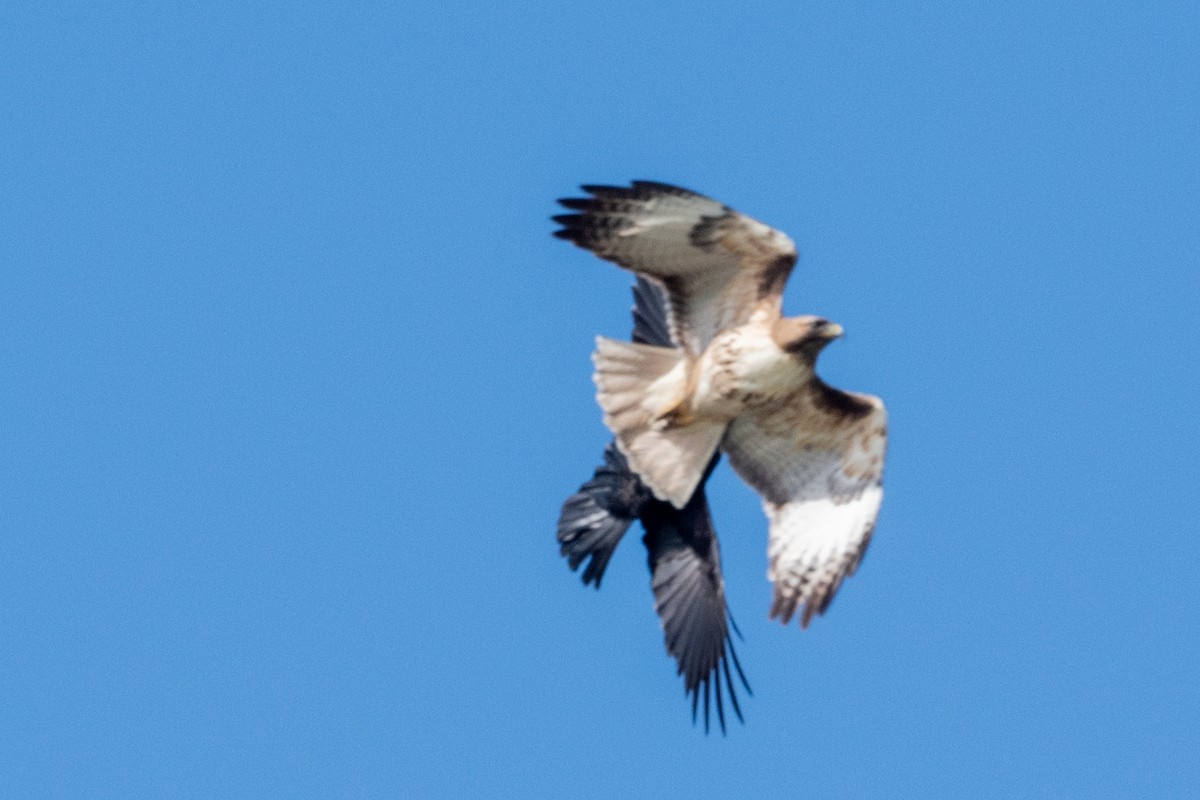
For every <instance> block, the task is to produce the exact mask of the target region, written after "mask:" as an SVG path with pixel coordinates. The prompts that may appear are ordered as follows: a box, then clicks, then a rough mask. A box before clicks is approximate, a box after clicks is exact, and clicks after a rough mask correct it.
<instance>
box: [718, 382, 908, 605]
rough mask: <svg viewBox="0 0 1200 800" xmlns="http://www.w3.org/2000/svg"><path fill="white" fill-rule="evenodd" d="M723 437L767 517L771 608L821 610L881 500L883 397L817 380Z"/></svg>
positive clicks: (861, 544) (855, 558)
mask: <svg viewBox="0 0 1200 800" xmlns="http://www.w3.org/2000/svg"><path fill="white" fill-rule="evenodd" d="M722 447H723V448H724V449H725V451H726V452H727V453H728V455H729V461H730V463H731V464H733V468H734V469H735V470H737V472H738V474H739V475H741V476H742V478H743V479H744V480H745V481H746V482H747V483H748V484H750V485H751V486H752V487H753V488H754V489H755V491H757V492H758V493H759V494H760V495H761V496H762V499H763V510H764V511H765V512H766V515H767V519H768V520H769V521H770V543H769V545H768V563H769V566H768V571H767V577H769V578H770V579H771V581H773V582H774V584H775V597H774V601H773V602H772V604H771V616H772V617H773V618H774V617H779V618H780V619H781V620H782V622H783V623H784V624H787V623H788V622H789V621H791V619H792V616H793V615H794V614H795V613H796V612H797V610H800V612H801V617H800V622H801V625H803V626H805V627H807V626H808V623H809V622H810V621H811V620H812V618H813V616H814V615H816V614H823V613H825V609H826V608H828V607H829V603H830V602H831V601H832V600H833V596H834V594H836V593H837V590H838V587H839V586H841V584H842V580H843V579H844V578H845V577H846V576H848V575H852V574H853V573H854V571H855V570H856V569H857V568H858V564H859V562H860V561H861V560H862V557H863V553H864V552H866V549H867V544H868V543H869V542H870V539H871V533H872V531H873V530H874V528H875V519H876V517H877V516H878V514H879V506H880V503H881V502H882V500H883V459H884V453H885V450H886V447H887V412H886V410H885V409H884V407H883V403H882V401H880V400H879V399H878V398H875V397H869V396H867V395H857V394H849V393H847V392H841V391H838V390H837V389H832V388H830V387H828V386H825V385H824V384H820V383H819V381H818V382H817V389H816V391H815V392H812V393H808V392H806V393H800V394H798V395H797V396H796V397H795V398H794V399H793V402H792V403H790V404H788V405H786V406H778V407H773V408H772V409H770V410H767V411H763V412H759V413H752V414H745V415H743V416H742V417H739V418H738V419H736V420H735V421H734V422H733V424H732V425H731V426H730V428H729V431H728V433H727V434H726V436H725V440H724V442H723V444H722Z"/></svg>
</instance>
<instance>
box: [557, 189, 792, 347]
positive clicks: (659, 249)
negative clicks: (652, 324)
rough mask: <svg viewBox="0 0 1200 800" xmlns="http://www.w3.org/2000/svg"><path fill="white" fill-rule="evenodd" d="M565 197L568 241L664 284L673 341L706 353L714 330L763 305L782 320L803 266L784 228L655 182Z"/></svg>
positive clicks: (737, 321)
mask: <svg viewBox="0 0 1200 800" xmlns="http://www.w3.org/2000/svg"><path fill="white" fill-rule="evenodd" d="M583 189H584V191H586V192H588V193H589V194H591V197H586V198H568V199H564V200H559V202H560V203H561V204H562V205H563V206H565V207H567V208H569V209H572V210H573V211H575V212H578V213H573V214H560V215H559V216H556V217H555V218H554V219H555V221H556V222H558V223H560V224H561V225H562V226H563V227H562V229H561V230H557V231H555V232H554V235H555V236H558V237H559V238H561V239H567V240H568V241H571V242H574V243H575V244H577V245H579V246H580V247H583V248H585V249H587V250H590V251H592V252H593V253H595V254H596V255H598V256H600V257H601V258H605V259H608V260H609V261H612V262H614V263H616V264H619V265H620V266H622V267H625V268H626V269H629V270H632V271H634V272H637V273H639V274H642V275H646V276H649V277H651V278H654V279H655V280H656V281H658V282H659V283H660V284H661V285H662V286H663V288H664V289H665V290H666V293H667V297H668V305H669V310H670V314H669V328H670V333H671V339H672V341H673V342H675V344H677V345H678V346H680V347H683V348H684V349H686V350H687V351H688V352H690V353H691V354H693V355H699V354H700V353H701V352H703V350H704V348H705V347H706V346H707V345H708V343H709V342H710V341H712V339H713V337H714V336H716V335H717V334H718V333H720V332H721V331H722V330H725V329H727V328H731V327H735V326H737V325H741V324H743V323H745V322H746V321H748V320H749V319H750V316H751V314H753V313H754V312H755V311H756V310H761V311H762V312H764V313H767V314H770V315H773V316H774V317H778V316H779V313H780V305H781V300H782V296H783V287H784V284H785V283H786V282H787V278H788V275H790V274H791V271H792V267H793V266H794V265H795V263H796V246H795V245H794V244H793V243H792V240H791V239H789V238H788V237H787V236H786V235H785V234H783V233H781V232H779V231H777V230H775V229H773V228H770V227H768V226H766V225H764V224H762V223H761V222H758V221H757V220H754V219H751V218H750V217H747V216H746V215H744V214H740V213H738V212H737V211H734V210H733V209H731V208H729V207H728V206H725V205H722V204H721V203H719V202H717V201H716V200H713V199H711V198H709V197H705V196H704V195H701V194H696V193H695V192H691V191H688V190H687V189H680V188H679V187H677V186H670V185H668V184H665V183H654V182H651V181H634V182H633V185H632V186H631V187H630V188H625V187H621V186H584V187H583Z"/></svg>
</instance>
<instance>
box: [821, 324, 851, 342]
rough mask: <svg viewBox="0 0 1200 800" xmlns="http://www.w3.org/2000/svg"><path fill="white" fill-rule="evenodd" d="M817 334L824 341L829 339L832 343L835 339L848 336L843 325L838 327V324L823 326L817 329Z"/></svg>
mask: <svg viewBox="0 0 1200 800" xmlns="http://www.w3.org/2000/svg"><path fill="white" fill-rule="evenodd" d="M816 332H817V335H818V336H820V337H821V338H822V339H828V340H830V341H833V340H834V339H840V338H842V337H843V336H845V335H846V329H845V328H843V327H842V326H841V325H838V324H837V323H836V322H826V323H825V324H824V325H821V326H820V327H819V328H817V331H816Z"/></svg>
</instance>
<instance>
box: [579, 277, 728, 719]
mask: <svg viewBox="0 0 1200 800" xmlns="http://www.w3.org/2000/svg"><path fill="white" fill-rule="evenodd" d="M633 294H634V309H633V318H634V329H633V339H634V341H636V342H641V343H643V344H655V345H660V346H667V345H669V344H670V341H669V338H668V336H669V334H668V333H667V327H666V317H665V315H664V313H663V298H662V294H661V291H660V290H659V289H658V287H656V286H655V285H654V284H652V283H650V282H649V281H646V280H645V279H641V278H639V280H638V282H637V284H636V285H635V286H634V290H633ZM716 464H717V458H716V457H714V458H713V460H712V463H710V464H709V467H708V469H707V471H706V473H705V480H707V478H708V475H709V474H711V473H712V470H713V468H714V467H715V466H716ZM635 519H640V520H641V522H642V527H643V528H645V530H646V535H645V536H644V537H643V539H642V541H643V542H644V544H645V545H646V550H647V555H648V558H649V563H650V574H651V586H652V588H653V590H654V606H655V609H656V610H657V611H658V614H659V618H660V619H661V620H662V627H663V635H664V638H665V640H666V646H667V652H669V653H670V654H671V656H672V657H673V658H674V659H675V661H676V663H677V664H678V667H679V674H680V675H682V676H683V679H684V688H685V690H686V691H687V693H688V694H690V695H691V697H692V714H693V718H694V717H695V715H696V712H697V709H698V707H699V701H700V694H701V691H703V694H704V728H705V730H708V726H709V713H710V711H709V709H710V701H715V707H716V712H717V719H718V722H719V724H720V725H721V730H722V731H724V729H725V707H724V696H726V695H727V696H728V697H729V701H730V704H731V705H732V707H733V710H734V713H735V714H736V715H737V717H738V719H739V720H740V719H741V718H742V714H741V709H740V708H739V707H738V701H737V694H736V690H735V685H734V680H733V676H732V672H731V670H730V662H732V664H733V670H734V671H736V673H737V676H738V678H739V680H740V681H741V683H742V685H743V686H745V688H746V691H749V690H750V687H749V685H748V684H747V683H746V678H745V675H744V674H743V673H742V668H741V665H740V664H739V663H738V659H737V653H736V652H735V650H734V649H733V639H732V637H731V636H730V635H729V625H730V624H731V623H732V618H731V617H730V616H729V613H728V611H727V609H726V604H725V581H724V579H723V578H722V576H721V556H720V551H719V549H718V547H717V536H716V531H715V530H714V529H713V524H712V516H711V515H710V513H709V509H708V500H707V499H706V497H705V494H704V483H703V481H702V482H701V485H700V488H698V489H697V490H696V492H695V494H694V495H693V496H692V498H691V501H690V502H689V503H688V504H687V505H686V506H685V507H684V508H683V509H676V508H675V507H674V506H672V505H671V504H669V503H664V502H662V501H659V500H656V499H655V498H654V496H653V494H651V492H650V490H649V489H648V488H646V486H645V485H644V484H643V483H642V482H641V481H640V480H638V478H637V476H636V475H634V474H633V472H632V471H630V469H629V466H628V464H627V463H626V461H625V457H624V456H622V455H621V454H620V452H619V451H618V450H617V448H616V447H615V446H614V445H613V444H611V443H610V444H609V445H608V447H606V448H605V450H604V464H602V465H601V466H600V467H597V469H596V472H595V475H593V477H592V479H591V480H589V481H588V482H587V483H585V484H583V486H581V487H580V489H579V491H578V492H577V493H576V494H574V495H572V496H571V497H570V498H568V499H567V502H566V503H564V504H563V508H562V514H561V515H560V517H559V520H558V541H559V544H560V546H561V549H562V554H563V555H564V556H565V557H566V558H567V559H568V563H569V564H570V566H571V569H573V570H574V569H578V568H579V566H580V565H581V564H583V563H584V562H585V561H586V562H587V566H586V567H585V568H584V571H583V582H584V583H593V584H595V585H596V587H597V588H599V586H600V581H601V579H602V578H603V577H604V570H605V568H606V567H607V566H608V562H609V559H610V558H611V557H612V554H613V551H614V550H615V549H616V547H617V545H618V544H619V543H620V541H621V538H622V537H623V536H624V535H625V532H626V531H627V530H628V529H629V526H630V524H632V523H633V521H634V520H635ZM722 683H723V684H724V687H725V690H724V692H723V691H722Z"/></svg>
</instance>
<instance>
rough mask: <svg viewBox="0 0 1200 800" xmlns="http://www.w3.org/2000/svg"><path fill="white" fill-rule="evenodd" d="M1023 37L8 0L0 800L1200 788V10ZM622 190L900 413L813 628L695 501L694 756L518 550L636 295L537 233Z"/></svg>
mask: <svg viewBox="0 0 1200 800" xmlns="http://www.w3.org/2000/svg"><path fill="white" fill-rule="evenodd" d="M969 5H970V6H974V8H969V7H968V6H969ZM1059 5H1061V4H1045V3H1033V2H1021V1H1020V0H1018V1H1017V2H1010V3H1004V4H999V5H997V4H991V7H988V8H986V9H985V8H982V5H981V4H959V3H894V4H890V6H889V7H888V8H886V9H881V8H880V7H879V6H878V4H866V3H845V2H841V3H819V4H812V3H749V4H742V5H740V6H731V5H729V4H716V3H657V4H647V3H642V2H638V3H633V2H622V1H619V0H618V1H615V2H609V3H604V4H590V5H585V4H564V3H540V2H535V3H524V4H512V5H506V4H494V3H477V2H461V3H455V2H445V3H437V4H433V3H423V2H418V3H380V4H354V5H352V6H349V7H344V6H323V5H314V4H297V3H286V4H283V3H280V4H254V7H253V8H248V7H247V4H240V3H239V4H177V5H172V6H165V7H161V8H155V7H154V6H149V5H144V4H136V5H135V4H130V5H124V6H123V5H121V4H111V5H109V6H106V7H99V6H86V7H70V8H53V7H51V6H50V5H49V4H40V3H38V4H25V3H11V4H8V5H6V7H5V9H4V10H3V11H0V70H2V73H3V74H4V75H5V79H4V81H3V82H2V83H0V108H2V109H3V111H4V113H3V115H2V116H3V120H2V121H0V265H2V268H0V308H2V313H0V342H3V346H2V347H0V370H2V374H3V378H4V380H3V388H0V420H3V422H2V424H0V469H2V471H3V474H4V475H5V476H6V477H5V478H4V480H3V489H2V490H0V530H2V532H3V535H2V536H0V608H2V609H3V613H0V663H3V665H4V666H3V676H4V679H3V680H2V681H0V697H2V702H3V709H4V712H3V714H0V795H3V796H5V797H62V798H77V797H120V798H134V797H147V798H151V797H153V798H162V797H197V798H201V797H203V798H211V797H356V798H357V797H361V798H373V797H403V798H460V797H489V798H506V797H537V796H551V797H554V796H571V797H576V798H593V797H595V798H600V797H622V796H628V797H638V796H665V797H679V796H688V795H700V794H705V795H706V796H707V795H711V796H732V797H739V796H764V795H767V794H771V795H783V794H787V795H796V796H806V797H826V796H836V797H879V796H898V795H903V796H922V797H931V798H933V797H963V796H972V797H989V796H994V797H1014V796H1022V797H1084V796H1086V797H1145V796H1163V797H1167V796H1183V795H1184V794H1186V793H1188V792H1195V791H1196V790H1197V789H1198V788H1200V767H1198V766H1197V760H1196V751H1197V744H1198V742H1200V724H1198V723H1197V719H1198V718H1200V690H1198V689H1197V682H1196V679H1195V675H1196V671H1197V667H1198V666H1200V664H1198V662H1200V636H1198V630H1200V629H1198V626H1197V623H1196V620H1195V612H1194V609H1195V608H1196V605H1197V602H1198V601H1200V596H1198V595H1200V592H1198V590H1197V574H1198V572H1200V545H1198V544H1197V537H1196V534H1197V530H1196V522H1195V520H1196V518H1197V512H1198V511H1200V508H1198V507H1197V506H1198V503H1197V499H1196V489H1195V484H1196V477H1197V469H1196V455H1195V449H1196V445H1197V442H1198V441H1200V426H1198V424H1197V414H1196V412H1195V409H1194V408H1193V407H1192V406H1193V403H1194V398H1195V397H1196V396H1197V393H1198V392H1200V363H1198V362H1200V359H1198V357H1197V355H1196V343H1197V334H1198V333H1200V329H1198V326H1197V322H1196V313H1197V306H1198V301H1200V278H1198V277H1197V275H1198V273H1197V265H1198V263H1200V225H1198V224H1197V220H1198V219H1200V156H1198V155H1197V138H1198V136H1200V80H1197V73H1196V55H1197V47H1198V46H1200V10H1198V9H1197V6H1196V5H1195V4H1192V3H1168V2H1147V3H1140V4H1134V3H1094V4H1087V6H1086V7H1084V6H1080V7H1079V8H1073V7H1072V8H1063V7H1059ZM631 178H646V179H653V180H661V181H669V182H673V183H678V184H681V185H684V186H688V187H690V188H694V189H696V190H698V191H702V192H705V193H707V194H711V195H713V196H715V197H717V198H719V199H721V200H723V201H724V202H727V203H729V204H731V205H733V206H735V207H736V208H738V209H740V210H742V211H745V212H747V213H749V214H752V215H753V216H755V217H757V218H759V219H762V220H764V221H766V222H768V223H770V224H773V225H775V226H777V227H780V228H781V229H783V230H785V231H787V232H788V233H789V234H790V235H791V236H792V238H793V239H794V240H795V241H796V242H797V244H798V246H799V248H800V251H801V254H802V255H801V261H800V264H799V267H798V268H797V270H796V272H795V273H794V275H793V277H792V280H791V283H790V285H789V288H788V291H787V294H786V297H785V308H786V309H787V311H788V312H789V313H793V314H796V313H819V314H822V315H824V316H827V317H829V318H831V319H834V320H837V321H838V322H840V323H842V324H843V325H844V326H845V327H846V329H847V331H848V332H849V335H848V337H847V339H846V340H845V341H842V342H839V343H837V344H835V345H834V346H833V347H831V348H830V349H829V350H828V351H827V352H826V353H825V355H824V356H823V357H822V362H821V367H822V372H823V374H824V376H825V377H826V379H827V380H828V381H829V382H831V383H833V384H834V385H838V386H841V387H844V388H848V389H854V390H859V391H867V392H871V393H874V394H878V395H881V396H882V397H883V398H884V399H885V400H886V402H887V403H888V407H889V409H890V413H891V445H890V447H891V449H890V452H889V461H888V472H887V477H886V483H885V485H886V492H887V495H886V499H885V501H884V507H883V512H882V515H881V519H880V524H879V528H878V530H877V532H876V537H875V540H874V543H873V544H872V547H871V551H870V553H869V554H868V556H867V558H866V561H865V562H864V564H863V567H862V569H861V570H860V571H859V574H858V575H857V576H855V577H854V578H853V579H851V580H850V581H849V582H848V583H847V584H846V585H845V586H844V587H843V589H842V591H841V594H840V596H839V598H838V600H837V602H836V603H835V604H834V606H833V607H832V608H831V610H830V613H829V614H828V615H827V616H826V617H824V618H822V619H820V620H818V621H816V622H815V623H814V624H813V626H812V627H811V628H810V629H809V630H807V631H801V630H800V629H799V628H798V627H792V628H786V629H785V628H783V627H781V626H779V625H778V624H777V623H769V622H768V621H767V616H766V612H767V607H768V603H769V597H770V587H769V585H768V584H767V582H766V580H765V578H764V573H765V564H766V555H765V546H766V524H765V521H764V520H763V518H762V515H761V512H760V510H759V507H758V501H757V500H756V498H755V497H754V495H753V494H752V493H751V492H750V491H749V490H748V489H747V488H746V487H745V486H743V485H742V484H741V483H740V481H739V480H738V479H737V478H736V477H735V476H734V475H733V474H732V473H731V472H730V471H729V470H728V468H727V467H722V468H721V470H719V471H718V473H717V474H716V476H715V477H714V480H713V483H712V486H711V491H712V495H711V496H712V500H713V504H714V507H715V514H716V523H717V529H718V531H719V533H720V535H721V542H722V554H723V557H724V562H725V573H726V581H727V586H728V593H729V599H730V604H731V607H732V610H733V613H734V614H735V616H736V618H737V620H738V623H739V625H740V627H741V630H742V632H743V634H744V635H745V641H744V642H743V643H741V645H740V647H739V653H740V655H741V658H742V663H743V665H744V667H745V669H746V672H747V674H748V677H749V679H750V681H751V684H752V685H753V687H754V691H755V694H754V697H753V698H748V699H746V700H745V701H744V702H743V709H744V711H745V714H746V724H745V725H744V726H739V725H736V724H735V725H734V726H733V727H732V728H731V730H730V731H729V735H728V736H727V737H725V738H722V737H721V736H719V735H710V736H708V737H705V736H704V734H703V731H702V730H701V729H698V728H693V727H692V726H691V724H690V720H689V716H688V713H687V708H686V705H685V701H684V698H683V687H682V683H681V682H680V681H679V680H678V678H677V677H676V676H675V675H674V671H673V664H672V663H671V662H670V661H669V660H668V658H667V656H666V654H665V652H664V650H663V645H662V639H661V634H660V632H659V629H658V624H657V621H656V619H655V617H654V614H653V609H652V604H651V598H650V592H649V581H648V576H647V574H646V569H645V564H644V556H643V553H642V551H641V546H640V543H639V542H638V541H637V540H636V537H635V536H630V537H629V540H628V541H627V542H626V543H625V544H624V546H623V548H622V549H621V550H620V551H618V553H617V556H616V558H615V560H614V562H613V564H612V566H611V567H610V571H609V574H608V576H607V578H606V580H605V584H604V588H603V590H602V591H600V592H599V593H597V592H594V591H592V590H590V589H584V588H583V587H582V586H581V585H580V584H579V581H578V578H577V576H575V575H572V574H571V573H569V572H568V570H567V568H566V565H565V563H564V562H563V561H562V560H561V559H560V558H559V556H558V554H557V548H556V545H555V542H554V522H555V519H556V516H557V512H558V507H559V504H560V503H561V502H562V500H563V499H564V498H565V497H566V496H567V495H568V494H569V493H571V492H572V491H574V490H575V488H576V486H577V485H578V484H579V483H580V482H581V481H582V480H584V479H585V478H586V477H588V476H589V475H590V474H591V470H592V468H593V467H594V465H595V464H596V463H597V461H598V458H599V455H600V451H601V448H602V446H603V444H604V443H605V441H606V440H607V434H606V432H605V430H604V428H603V426H602V424H601V421H600V415H599V412H598V410H597V408H596V407H595V404H594V401H593V397H592V395H593V389H592V386H591V380H590V362H589V354H590V351H591V347H592V340H593V337H594V336H595V335H596V334H604V335H608V336H624V335H626V334H627V333H628V328H629V318H628V310H629V294H628V284H629V278H628V276H627V275H625V274H623V273H621V272H620V271H619V270H617V269H615V268H614V267H612V266H611V265H608V264H605V263H602V262H600V261H598V260H596V259H594V258H591V257H590V256H588V255H587V254H585V253H582V252H580V251H578V250H575V249H573V248H570V247H568V246H566V245H565V244H564V243H562V242H560V241H556V240H554V239H552V238H551V237H550V236H549V235H548V234H549V232H550V231H551V230H552V228H553V226H552V224H551V223H550V222H549V220H548V217H549V215H550V214H552V213H555V210H556V209H555V206H554V202H553V201H554V199H555V198H557V197H561V196H566V195H571V194H573V193H575V191H576V188H575V187H576V185H577V184H579V183H621V182H624V181H626V180H629V179H631Z"/></svg>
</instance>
